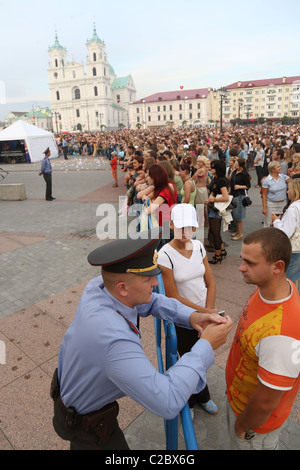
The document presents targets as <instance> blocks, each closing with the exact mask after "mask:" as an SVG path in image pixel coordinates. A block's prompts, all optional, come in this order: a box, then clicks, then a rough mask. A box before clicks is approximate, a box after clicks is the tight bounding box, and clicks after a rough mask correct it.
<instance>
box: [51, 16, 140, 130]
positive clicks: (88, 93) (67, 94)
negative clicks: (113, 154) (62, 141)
mask: <svg viewBox="0 0 300 470" xmlns="http://www.w3.org/2000/svg"><path fill="white" fill-rule="evenodd" d="M86 47H87V50H88V56H87V61H86V64H85V66H84V64H83V63H81V64H80V63H78V62H75V60H74V59H73V60H72V61H71V62H68V60H67V55H68V52H67V50H66V48H65V47H63V46H62V45H61V44H60V42H59V40H58V36H57V33H56V35H55V42H54V45H53V46H52V47H50V48H49V56H50V63H49V68H48V79H49V89H50V101H51V111H52V120H53V122H52V124H53V131H54V132H55V133H60V132H74V131H80V132H85V131H86V132H90V131H92V132H93V131H99V130H112V129H121V128H123V127H129V103H130V102H133V101H135V99H136V89H135V85H134V82H133V79H132V77H131V75H127V76H123V77H118V76H116V74H115V72H114V69H113V67H112V66H111V65H110V64H109V62H108V60H107V55H106V51H105V43H104V41H102V40H101V39H100V38H99V37H98V34H97V31H96V27H95V25H94V32H93V36H92V38H91V39H90V40H89V41H87V44H86Z"/></svg>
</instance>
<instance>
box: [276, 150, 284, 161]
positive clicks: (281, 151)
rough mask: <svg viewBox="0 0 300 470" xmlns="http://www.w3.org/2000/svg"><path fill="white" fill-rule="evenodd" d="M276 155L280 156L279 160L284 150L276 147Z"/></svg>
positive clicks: (282, 156)
mask: <svg viewBox="0 0 300 470" xmlns="http://www.w3.org/2000/svg"><path fill="white" fill-rule="evenodd" d="M275 152H276V153H277V155H278V156H280V158H281V160H282V159H283V158H284V150H283V149H277V150H275Z"/></svg>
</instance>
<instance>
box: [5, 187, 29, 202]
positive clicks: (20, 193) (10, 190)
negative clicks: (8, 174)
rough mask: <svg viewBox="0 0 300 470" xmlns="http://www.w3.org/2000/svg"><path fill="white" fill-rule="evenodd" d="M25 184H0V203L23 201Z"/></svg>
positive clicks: (25, 197)
mask: <svg viewBox="0 0 300 470" xmlns="http://www.w3.org/2000/svg"><path fill="white" fill-rule="evenodd" d="M25 199H27V196H26V187H25V184H23V183H21V184H0V201H25Z"/></svg>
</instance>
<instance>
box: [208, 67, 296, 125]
mask: <svg viewBox="0 0 300 470" xmlns="http://www.w3.org/2000/svg"><path fill="white" fill-rule="evenodd" d="M211 93H212V98H213V99H212V106H211V109H212V116H211V119H212V120H214V121H220V119H221V114H222V120H223V123H224V124H228V123H233V122H236V120H238V119H240V120H242V121H244V122H249V123H251V122H257V121H258V120H261V121H262V120H272V121H279V120H282V118H283V117H284V116H286V117H288V118H290V119H292V120H297V119H299V117H300V76H295V77H281V78H272V79H265V80H252V81H238V82H235V83H232V84H230V85H228V86H226V87H224V88H223V89H221V90H217V91H212V92H211ZM221 103H222V106H221ZM221 112H222V113H221Z"/></svg>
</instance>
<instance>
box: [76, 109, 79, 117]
mask: <svg viewBox="0 0 300 470" xmlns="http://www.w3.org/2000/svg"><path fill="white" fill-rule="evenodd" d="M76 117H80V110H79V109H76Z"/></svg>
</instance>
